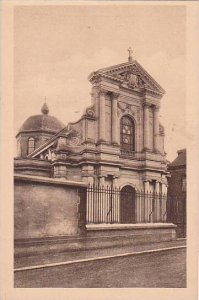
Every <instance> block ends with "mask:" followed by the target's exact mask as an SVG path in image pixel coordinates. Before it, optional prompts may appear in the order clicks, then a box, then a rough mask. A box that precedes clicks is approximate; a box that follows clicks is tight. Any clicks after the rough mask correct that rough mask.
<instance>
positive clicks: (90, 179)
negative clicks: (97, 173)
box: [88, 176, 94, 185]
mask: <svg viewBox="0 0 199 300" xmlns="http://www.w3.org/2000/svg"><path fill="white" fill-rule="evenodd" d="M88 183H89V184H90V185H93V183H94V178H93V177H91V176H88Z"/></svg>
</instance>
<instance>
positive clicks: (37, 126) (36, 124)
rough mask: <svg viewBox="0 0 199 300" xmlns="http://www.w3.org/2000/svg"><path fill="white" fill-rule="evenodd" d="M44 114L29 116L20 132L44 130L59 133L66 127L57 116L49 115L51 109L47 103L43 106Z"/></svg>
mask: <svg viewBox="0 0 199 300" xmlns="http://www.w3.org/2000/svg"><path fill="white" fill-rule="evenodd" d="M41 112H42V114H40V115H35V116H31V117H29V118H28V119H27V120H26V121H25V122H24V123H23V125H22V126H21V128H20V130H19V132H18V134H19V133H22V132H32V131H42V132H49V133H53V134H55V133H57V132H59V131H60V130H61V129H63V128H64V127H65V125H64V124H63V123H62V122H60V121H59V120H58V119H57V118H55V117H53V116H50V115H48V113H49V109H48V106H47V105H46V103H44V105H43V106H42V109H41Z"/></svg>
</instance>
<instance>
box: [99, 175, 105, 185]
mask: <svg viewBox="0 0 199 300" xmlns="http://www.w3.org/2000/svg"><path fill="white" fill-rule="evenodd" d="M99 183H100V185H104V184H105V177H104V176H100V181H99Z"/></svg>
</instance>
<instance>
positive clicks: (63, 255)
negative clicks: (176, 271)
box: [14, 239, 186, 269]
mask: <svg viewBox="0 0 199 300" xmlns="http://www.w3.org/2000/svg"><path fill="white" fill-rule="evenodd" d="M180 246H186V239H179V240H176V241H170V242H159V243H151V244H142V245H128V246H120V247H109V248H102V249H97V250H96V249H94V250H76V251H71V252H68V251H67V252H59V253H57V252H55V253H49V254H47V253H45V254H44V253H41V254H38V255H32V256H23V257H16V258H15V262H14V268H15V269H17V268H22V267H29V266H37V265H46V264H52V263H61V262H69V261H74V262H75V261H76V260H80V259H91V258H97V257H103V256H114V255H122V254H126V253H132V252H133V253H134V252H142V251H150V250H156V249H164V248H170V247H171V248H172V247H180Z"/></svg>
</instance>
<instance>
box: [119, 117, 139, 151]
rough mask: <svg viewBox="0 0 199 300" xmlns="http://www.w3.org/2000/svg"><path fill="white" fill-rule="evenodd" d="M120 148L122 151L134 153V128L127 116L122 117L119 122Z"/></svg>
mask: <svg viewBox="0 0 199 300" xmlns="http://www.w3.org/2000/svg"><path fill="white" fill-rule="evenodd" d="M120 146H121V149H122V150H124V151H127V152H128V151H135V126H134V122H133V120H132V119H131V118H130V117H128V116H124V117H122V118H121V121H120Z"/></svg>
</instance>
